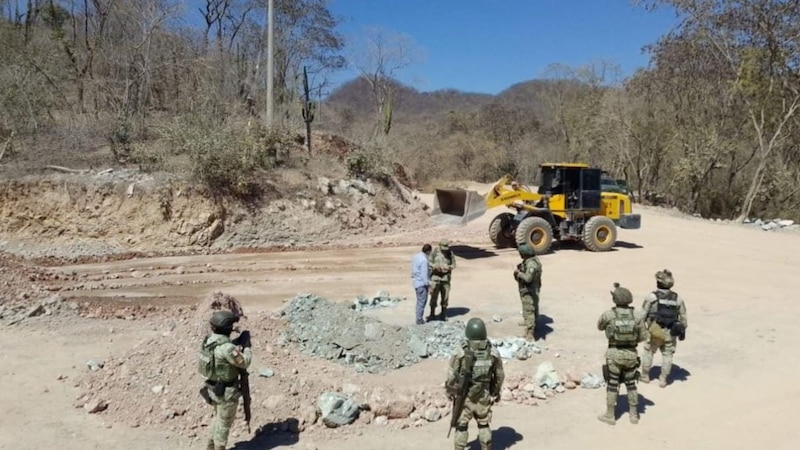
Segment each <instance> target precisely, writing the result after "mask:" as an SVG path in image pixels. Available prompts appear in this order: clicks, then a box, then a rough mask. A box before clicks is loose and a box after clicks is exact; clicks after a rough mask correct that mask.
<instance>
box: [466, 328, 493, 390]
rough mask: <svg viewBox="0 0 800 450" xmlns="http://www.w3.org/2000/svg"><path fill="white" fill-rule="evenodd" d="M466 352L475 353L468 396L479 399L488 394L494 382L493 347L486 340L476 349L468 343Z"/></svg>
mask: <svg viewBox="0 0 800 450" xmlns="http://www.w3.org/2000/svg"><path fill="white" fill-rule="evenodd" d="M464 352H465V353H468V352H471V353H472V354H473V355H474V360H473V361H474V362H473V365H472V380H471V381H470V388H469V392H468V393H467V396H468V397H469V398H470V399H473V400H477V399H479V398H481V397H482V396H483V395H485V394H488V393H489V392H490V389H491V385H492V383H493V382H494V370H493V369H494V367H493V366H494V360H493V359H492V347H491V345H489V342H488V341H484V342H483V343H482V344H480V345H479V348H477V349H474V348H472V346H471V345H469V344H467V346H466V348H464Z"/></svg>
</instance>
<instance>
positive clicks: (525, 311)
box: [514, 244, 542, 340]
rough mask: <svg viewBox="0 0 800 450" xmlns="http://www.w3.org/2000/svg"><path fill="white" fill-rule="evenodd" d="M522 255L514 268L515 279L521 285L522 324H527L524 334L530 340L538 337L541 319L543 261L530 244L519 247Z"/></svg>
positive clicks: (518, 249)
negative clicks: (538, 324)
mask: <svg viewBox="0 0 800 450" xmlns="http://www.w3.org/2000/svg"><path fill="white" fill-rule="evenodd" d="M517 251H518V252H519V255H520V256H521V257H522V263H520V264H519V265H518V266H517V268H516V269H515V270H514V279H515V280H517V284H518V285H519V298H520V301H521V302H522V319H523V323H522V325H524V326H525V332H524V333H523V336H524V337H525V339H528V340H535V339H536V334H535V333H536V323H537V322H538V321H539V291H540V290H541V289H542V263H541V262H540V261H539V258H537V257H536V254H535V253H534V252H533V248H531V246H530V245H528V244H522V245H520V246H519V247H517Z"/></svg>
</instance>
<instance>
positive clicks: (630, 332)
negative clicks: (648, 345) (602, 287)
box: [609, 308, 639, 346]
mask: <svg viewBox="0 0 800 450" xmlns="http://www.w3.org/2000/svg"><path fill="white" fill-rule="evenodd" d="M614 316H615V317H614V321H613V322H612V323H611V327H610V328H611V333H610V336H609V337H610V338H611V339H612V340H613V342H614V343H615V344H618V345H619V344H622V345H633V346H635V345H636V344H637V343H638V342H639V341H638V339H637V336H636V317H635V316H634V313H633V309H632V308H614Z"/></svg>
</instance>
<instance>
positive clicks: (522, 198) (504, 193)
mask: <svg viewBox="0 0 800 450" xmlns="http://www.w3.org/2000/svg"><path fill="white" fill-rule="evenodd" d="M542 197H543V196H542V195H541V194H539V193H536V192H531V191H530V190H529V189H527V188H526V187H523V186H521V185H520V184H519V183H517V182H516V180H514V178H513V177H512V176H511V175H505V176H504V177H503V178H500V179H499V180H497V182H496V183H495V184H494V186H492V188H491V189H489V192H488V193H487V194H486V208H487V209H491V208H495V207H497V206H507V207H509V208H514V209H517V210H519V209H526V210H532V209H533V207H532V206H531V205H524V202H531V203H536V202H538V201H539V200H541V199H542ZM515 203H522V204H521V205H519V206H517V205H515Z"/></svg>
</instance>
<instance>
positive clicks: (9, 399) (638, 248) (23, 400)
mask: <svg viewBox="0 0 800 450" xmlns="http://www.w3.org/2000/svg"><path fill="white" fill-rule="evenodd" d="M497 212H500V211H489V212H488V213H487V214H486V215H485V216H483V217H482V218H480V219H479V220H477V221H475V222H472V223H470V224H468V225H467V226H465V227H454V228H437V229H432V230H420V231H419V232H418V234H419V235H420V236H421V237H423V238H425V237H426V236H427V237H428V239H430V240H434V239H438V238H439V237H440V236H442V235H448V236H449V237H450V238H451V240H452V241H453V243H454V249H455V252H456V254H457V255H460V256H461V258H460V260H459V266H458V269H457V271H456V273H455V275H454V282H453V288H452V293H451V309H453V313H454V316H453V317H452V318H451V320H467V319H468V318H470V317H472V316H478V317H482V318H484V319H485V320H487V323H488V326H489V333H490V335H492V336H498V337H499V336H505V335H510V334H517V333H519V331H520V328H519V327H518V326H517V325H516V323H517V321H518V320H519V317H520V316H519V311H520V305H519V298H518V296H517V293H516V284H515V282H514V281H513V279H512V276H511V272H512V271H513V269H514V266H515V265H516V264H517V263H518V261H519V256H518V254H517V253H516V252H515V251H514V250H495V249H493V248H492V246H491V243H490V242H489V240H488V237H487V236H486V235H485V231H486V229H487V227H488V223H489V221H490V220H491V218H492V217H494V215H495V214H496V213H497ZM638 212H641V213H642V216H643V221H642V223H643V228H642V229H641V230H636V231H625V230H622V231H620V234H619V240H620V241H621V242H620V245H619V246H618V247H617V248H616V249H615V250H614V251H612V252H608V253H589V252H586V251H581V250H580V249H575V248H563V249H560V250H556V251H555V252H554V253H551V254H548V255H546V256H544V257H542V262H543V265H544V277H543V289H542V302H541V314H542V315H543V316H545V321H546V322H549V323H547V325H546V327H547V329H548V331H549V333H548V334H547V337H546V342H547V345H548V351H547V352H545V353H544V354H542V355H536V356H534V357H533V358H532V359H530V360H528V361H522V362H521V361H511V362H508V363H507V368H508V370H510V371H513V372H518V371H534V370H535V368H536V366H537V365H538V364H539V363H540V362H542V361H544V360H545V359H549V360H551V361H552V362H553V363H554V365H555V367H556V369H557V370H559V371H565V370H567V369H568V368H579V369H584V370H593V371H595V372H596V373H599V369H600V365H601V364H602V360H603V352H604V349H605V344H606V342H605V340H604V339H603V335H602V334H601V333H600V332H599V331H597V329H596V320H597V318H598V317H599V315H600V314H601V313H602V311H603V310H604V309H606V308H608V307H610V306H611V300H610V294H609V291H610V290H611V288H612V283H613V282H615V281H618V282H620V283H622V285H623V286H626V287H628V288H629V289H631V290H632V292H633V293H634V295H635V297H636V306H637V307H639V306H640V305H641V301H642V299H643V298H644V296H645V295H646V294H647V292H648V291H649V290H651V289H652V288H654V284H655V280H654V273H655V272H656V271H657V270H660V269H663V268H669V269H671V270H672V271H673V273H674V274H675V277H676V286H675V290H676V291H677V292H678V293H680V294H681V296H682V297H683V298H684V300H685V301H686V304H687V307H688V314H689V329H688V332H687V339H686V340H685V341H683V342H680V343H679V345H678V351H677V353H676V355H675V364H676V367H675V370H674V372H673V373H674V378H675V379H674V381H673V383H672V384H671V385H670V386H668V387H667V388H666V389H660V388H659V387H658V385H657V382H653V383H651V384H650V385H643V386H640V394H641V395H642V396H643V397H644V401H643V405H642V407H643V413H642V420H641V422H640V423H639V424H638V425H636V426H634V425H631V424H630V423H629V422H628V420H627V416H626V415H622V416H621V418H620V420H619V421H618V423H617V425H616V426H615V427H609V426H608V425H605V424H602V423H600V422H599V421H597V419H596V418H595V417H596V415H597V414H598V413H600V412H602V410H603V409H604V398H605V393H604V390H602V389H598V390H588V389H578V390H576V391H571V392H569V393H568V394H564V395H561V396H559V397H557V398H556V399H553V400H552V401H548V402H541V403H540V404H539V405H538V406H520V405H504V404H502V403H501V404H499V405H497V406H496V407H495V410H494V411H495V412H494V419H493V428H494V429H495V448H520V449H526V448H553V449H562V448H563V449H572V448H616V449H618V448H649V449H675V448H685V449H705V448H723V447H724V448H727V449H750V448H754V447H755V446H759V447H761V448H771V449H795V448H798V447H797V446H798V445H800V430H799V429H798V428H795V427H794V425H793V424H794V417H793V413H794V412H795V410H796V405H797V404H800V387H798V384H797V383H795V382H794V380H795V379H796V374H797V369H798V365H800V363H798V362H797V360H796V358H794V357H792V355H793V354H794V345H793V344H792V343H793V342H794V343H797V342H798V340H799V339H800V329H798V327H797V325H796V324H797V323H798V321H800V304H798V302H797V301H796V300H795V299H794V297H795V292H794V291H795V289H794V285H793V282H792V280H793V279H794V278H795V277H796V276H797V268H798V267H800V256H798V252H797V249H800V236H798V235H795V234H778V233H765V232H763V231H759V230H753V229H747V228H744V227H738V226H733V225H725V224H718V223H712V222H706V221H698V220H691V219H686V218H681V217H675V215H674V214H672V213H669V212H666V211H662V210H658V209H653V208H642V207H639V208H638ZM406 237H407V236H406ZM421 243H422V241H420V242H419V244H417V245H414V246H413V247H408V246H403V247H393V248H382V249H378V250H373V249H347V250H330V251H315V252H294V253H267V254H247V255H243V254H231V255H214V256H198V257H175V258H153V259H137V260H129V261H120V262H115V263H105V264H86V265H77V266H69V267H60V268H55V269H54V270H61V271H66V272H71V271H73V270H74V271H76V272H77V273H79V274H86V275H87V276H89V277H92V276H94V277H96V278H98V281H87V280H82V281H79V282H74V283H73V284H72V285H71V286H72V288H74V287H75V286H76V285H82V286H83V288H84V289H86V288H88V287H90V286H93V285H95V286H97V287H98V288H97V289H95V290H92V291H86V290H75V289H73V290H65V291H64V292H63V294H64V295H66V296H75V297H87V296H92V297H108V299H109V300H111V297H114V296H116V301H120V302H123V303H124V302H136V301H147V302H153V303H158V302H170V301H173V300H172V299H176V300H175V301H187V300H180V299H186V298H192V297H199V296H203V295H205V294H207V293H208V292H211V291H213V290H224V291H225V292H228V293H230V294H232V295H234V296H236V297H237V298H238V299H239V300H240V301H242V302H243V304H244V305H245V307H246V308H249V309H251V310H276V309H279V308H280V307H281V306H282V303H283V301H284V300H286V299H287V298H289V297H291V296H292V295H294V294H296V293H298V292H313V293H315V294H317V295H320V296H323V297H326V298H329V299H332V300H347V299H350V298H352V297H354V296H355V295H358V294H372V293H374V292H376V291H378V290H381V289H382V290H387V291H389V292H390V293H392V294H394V295H404V296H407V297H408V298H409V299H408V301H406V302H402V303H400V304H399V305H398V306H397V307H395V308H389V309H384V310H379V311H373V312H370V313H369V314H374V315H376V316H377V317H380V318H381V319H382V320H385V321H387V322H392V323H397V324H408V323H410V322H411V321H413V316H414V313H413V309H414V302H413V290H412V288H411V285H410V279H409V270H410V269H409V266H410V259H411V256H412V255H413V254H414V253H415V252H416V251H418V249H419V245H421ZM175 267H181V268H182V270H181V271H182V272H183V273H182V274H179V273H177V272H178V271H176V269H174V268H175ZM104 271H108V273H107V274H106V273H104ZM200 271H202V272H203V273H199V272H200ZM145 274H150V275H151V276H147V275H145ZM114 275H117V276H118V277H117V278H116V279H111V280H108V279H107V278H109V277H112V276H114ZM100 278H103V279H104V280H99V279H100ZM101 283H105V285H106V286H107V285H108V284H109V283H114V284H118V285H119V286H117V287H116V288H115V289H108V288H103V287H102V286H101ZM121 295H125V296H126V297H125V298H119V296H121ZM493 315H499V316H501V317H503V318H504V320H503V321H502V322H500V323H495V322H492V321H491V317H492V316H493ZM112 327H113V328H114V332H113V333H109V328H112ZM154 333H156V331H155V330H152V329H147V328H142V327H141V326H140V324H139V323H137V322H135V321H133V322H127V321H123V320H112V321H101V320H86V319H75V320H74V323H72V324H66V323H65V324H63V325H62V326H57V327H56V326H51V327H47V328H42V327H36V326H34V325H25V326H23V327H14V328H4V329H2V330H0V339H2V342H3V345H2V346H0V358H2V365H0V377H1V378H2V379H3V380H4V381H5V383H4V386H5V388H4V389H1V390H0V414H2V420H0V448H9V449H12V448H15V449H16V448H26V449H27V448H30V449H34V448H52V447H57V448H62V449H73V448H74V449H91V448H98V449H112V448H113V449H117V448H119V449H153V450H155V449H173V448H192V447H190V441H189V440H188V439H186V438H183V437H180V436H175V435H169V434H167V433H159V432H153V431H149V430H144V429H132V428H126V427H123V426H119V425H112V424H107V423H105V422H104V419H103V416H102V414H100V415H87V414H86V413H85V412H84V411H83V410H81V409H75V408H74V406H73V401H74V399H75V395H76V394H77V390H76V389H75V388H73V386H72V383H71V380H73V379H74V378H75V377H76V376H77V375H78V374H79V373H80V372H81V371H85V370H86V368H85V362H86V361H87V360H88V359H91V358H98V357H99V358H103V357H107V356H108V355H111V354H114V353H119V352H121V351H122V350H124V349H125V348H128V347H130V346H131V345H132V344H134V343H136V342H139V341H141V340H144V339H146V338H148V337H150V336H152V335H153V334H154ZM153 351H158V349H153ZM254 351H255V353H256V358H257V362H258V361H261V359H259V358H261V357H259V356H258V349H257V348H256V349H254ZM555 354H558V357H554V356H555ZM659 361H660V356H657V357H656V365H658V364H659ZM269 363H270V364H271V365H273V366H275V367H278V368H279V367H280V361H269ZM445 370H446V369H445V362H443V361H433V360H431V361H425V362H423V363H420V364H418V365H416V366H413V367H410V368H406V369H403V370H400V371H395V372H393V373H392V374H389V375H386V376H384V379H385V382H386V383H392V384H395V385H410V386H413V385H415V384H421V383H425V384H430V383H431V382H432V381H435V382H440V381H443V380H444V377H445V375H446V372H445ZM59 375H64V376H66V377H67V379H66V380H64V381H58V380H57V378H58V377H59ZM376 377H379V376H376ZM623 408H624V402H623V405H620V406H618V409H619V413H620V414H621V413H622V411H623ZM254 420H255V421H257V420H258V419H257V418H255V419H254ZM448 425H449V420H441V421H439V422H436V423H433V424H430V425H427V426H425V427H422V428H412V429H406V430H393V429H389V428H381V427H377V426H375V427H370V428H368V429H367V431H365V432H363V433H362V434H361V435H356V436H353V435H350V436H342V437H339V438H337V437H336V435H334V438H332V439H326V440H324V441H316V442H315V441H313V440H312V439H311V438H306V437H304V435H303V434H301V435H300V440H299V442H290V441H286V442H274V440H273V441H271V442H268V443H264V444H260V443H258V442H257V441H254V442H251V443H250V444H247V442H246V441H247V440H248V438H247V437H240V438H238V439H232V440H231V443H230V445H233V444H234V443H237V442H239V443H238V444H237V447H236V448H249V449H267V448H314V447H316V448H318V449H326V450H327V449H330V450H338V449H351V448H363V449H378V448H386V449H430V448H451V447H452V436H451V440H450V441H448V440H447V439H446V437H445V436H446V434H447V427H448ZM474 438H475V428H474V424H473V426H472V428H471V440H474ZM240 441H241V442H240ZM472 445H473V447H471V448H473V449H477V448H478V445H477V442H473V444H472ZM202 447H203V446H202V444H197V443H196V442H195V443H194V447H193V448H202Z"/></svg>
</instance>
